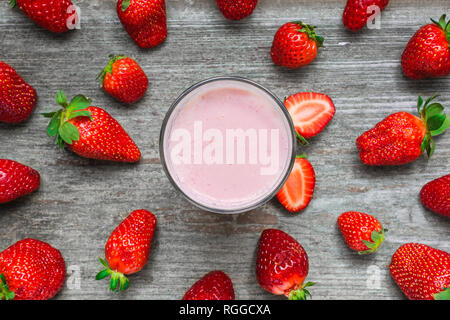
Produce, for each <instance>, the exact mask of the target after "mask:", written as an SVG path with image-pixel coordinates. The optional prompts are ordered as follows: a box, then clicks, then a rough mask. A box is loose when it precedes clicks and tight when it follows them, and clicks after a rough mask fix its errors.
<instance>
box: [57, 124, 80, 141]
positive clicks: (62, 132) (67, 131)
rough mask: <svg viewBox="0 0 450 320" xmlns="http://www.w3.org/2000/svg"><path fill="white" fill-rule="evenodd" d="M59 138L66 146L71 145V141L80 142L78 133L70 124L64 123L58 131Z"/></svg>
mask: <svg viewBox="0 0 450 320" xmlns="http://www.w3.org/2000/svg"><path fill="white" fill-rule="evenodd" d="M58 133H59V136H60V137H61V139H63V140H64V142H65V143H67V144H72V143H73V141H78V140H80V133H79V132H78V129H77V127H75V126H74V125H73V124H72V123H70V122H65V123H64V124H63V125H62V126H61V127H59V129H58Z"/></svg>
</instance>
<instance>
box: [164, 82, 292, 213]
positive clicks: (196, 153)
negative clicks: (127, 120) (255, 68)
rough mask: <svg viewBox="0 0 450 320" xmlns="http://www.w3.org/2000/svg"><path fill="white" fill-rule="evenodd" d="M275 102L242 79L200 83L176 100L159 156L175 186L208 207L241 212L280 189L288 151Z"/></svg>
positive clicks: (288, 135)
mask: <svg viewBox="0 0 450 320" xmlns="http://www.w3.org/2000/svg"><path fill="white" fill-rule="evenodd" d="M293 144H294V142H293V133H292V129H291V126H290V122H289V120H288V119H287V117H286V115H285V114H284V113H283V112H282V110H281V108H280V105H279V104H278V103H277V102H276V100H274V99H273V97H272V96H270V95H269V94H268V93H266V92H265V91H263V90H262V89H260V88H259V87H256V86H253V85H251V84H249V83H246V82H241V81H236V80H221V81H214V82H210V83H208V84H206V85H203V86H201V87H199V88H197V89H196V90H194V91H193V92H191V93H190V94H188V95H187V96H185V97H184V98H183V99H182V100H181V101H180V102H179V104H178V106H177V107H176V109H175V110H174V111H173V113H172V115H171V116H170V118H169V121H168V123H167V127H166V133H165V136H164V157H165V162H166V166H167V169H168V172H169V174H170V175H171V177H172V179H173V181H174V182H175V184H176V185H177V186H178V188H179V189H180V190H181V191H182V192H183V193H184V194H185V195H186V196H187V197H188V198H190V199H191V200H192V201H193V202H195V203H197V204H199V205H200V206H201V207H204V208H207V209H211V211H224V212H241V211H246V209H247V208H252V207H254V206H255V204H258V203H260V202H264V200H267V199H266V198H267V197H268V196H269V197H270V196H273V193H274V192H276V191H277V189H278V188H279V187H280V183H282V182H283V180H284V178H285V176H286V174H287V170H289V167H290V164H291V162H292V155H293Z"/></svg>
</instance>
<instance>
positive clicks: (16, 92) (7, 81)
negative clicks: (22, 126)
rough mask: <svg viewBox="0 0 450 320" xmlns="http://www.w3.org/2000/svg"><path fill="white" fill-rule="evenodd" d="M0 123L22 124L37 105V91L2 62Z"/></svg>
mask: <svg viewBox="0 0 450 320" xmlns="http://www.w3.org/2000/svg"><path fill="white" fill-rule="evenodd" d="M0 83H1V86H0V122H6V123H17V122H22V121H24V120H26V119H28V117H29V116H30V114H31V112H32V111H33V109H34V106H35V105H36V100H37V95H36V91H35V90H34V89H33V87H32V86H30V85H29V84H28V83H26V82H25V80H23V79H22V77H21V76H19V74H17V72H16V71H15V70H14V69H13V68H12V67H10V66H9V65H7V64H6V63H4V62H2V61H0Z"/></svg>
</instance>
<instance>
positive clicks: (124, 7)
mask: <svg viewBox="0 0 450 320" xmlns="http://www.w3.org/2000/svg"><path fill="white" fill-rule="evenodd" d="M130 2H131V0H123V1H122V12H125V11H127V9H128V7H129V6H130Z"/></svg>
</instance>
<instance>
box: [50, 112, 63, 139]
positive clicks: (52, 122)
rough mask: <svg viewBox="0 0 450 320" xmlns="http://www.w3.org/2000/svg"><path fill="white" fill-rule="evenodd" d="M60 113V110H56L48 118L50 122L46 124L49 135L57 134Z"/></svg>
mask: <svg viewBox="0 0 450 320" xmlns="http://www.w3.org/2000/svg"><path fill="white" fill-rule="evenodd" d="M61 113H62V111H61V110H59V111H56V112H55V113H54V114H53V116H52V119H51V120H50V123H49V124H48V126H47V134H48V135H49V136H50V137H54V136H56V135H57V134H58V129H59V124H60V120H61Z"/></svg>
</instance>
